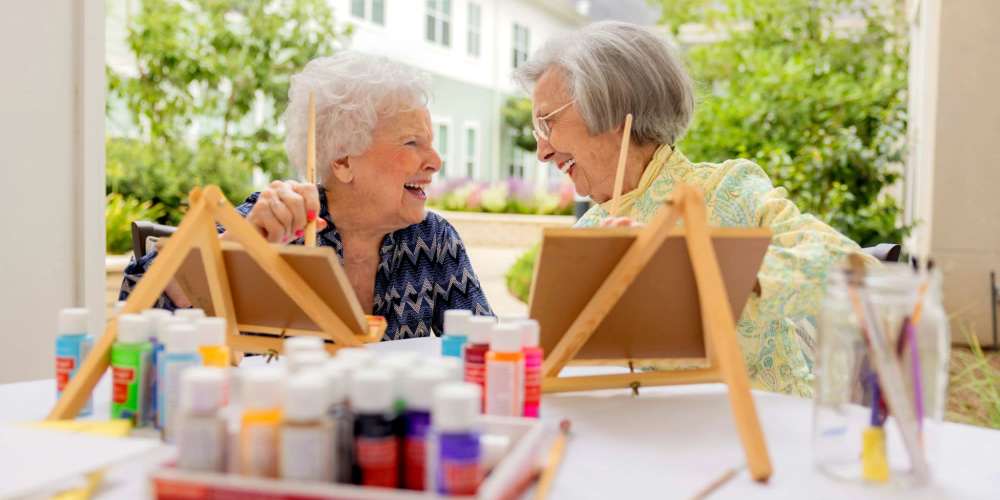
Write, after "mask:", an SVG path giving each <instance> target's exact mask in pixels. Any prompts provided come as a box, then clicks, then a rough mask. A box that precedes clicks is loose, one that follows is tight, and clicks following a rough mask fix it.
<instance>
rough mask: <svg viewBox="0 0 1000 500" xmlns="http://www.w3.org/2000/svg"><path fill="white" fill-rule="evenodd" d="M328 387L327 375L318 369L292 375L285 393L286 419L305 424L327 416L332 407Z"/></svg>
mask: <svg viewBox="0 0 1000 500" xmlns="http://www.w3.org/2000/svg"><path fill="white" fill-rule="evenodd" d="M328 385H329V380H328V379H327V377H326V373H325V372H323V371H321V370H318V369H314V370H305V371H302V372H300V373H296V374H294V375H292V376H291V378H289V379H288V388H287V389H286V392H285V409H284V416H285V419H287V420H291V421H293V422H305V421H310V420H317V419H319V418H321V417H323V416H324V415H326V410H327V408H329V406H330V404H329V400H330V398H329V395H328V394H329V391H327V386H328Z"/></svg>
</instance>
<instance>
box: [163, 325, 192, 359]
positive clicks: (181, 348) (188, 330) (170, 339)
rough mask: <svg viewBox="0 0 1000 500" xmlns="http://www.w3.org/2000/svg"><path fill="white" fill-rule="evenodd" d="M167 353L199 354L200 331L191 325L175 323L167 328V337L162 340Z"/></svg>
mask: <svg viewBox="0 0 1000 500" xmlns="http://www.w3.org/2000/svg"><path fill="white" fill-rule="evenodd" d="M162 341H163V343H164V344H166V351H167V352H170V353H192V352H198V344H199V342H198V330H196V329H195V327H194V325H192V324H190V323H173V324H171V325H169V326H167V335H166V337H164V338H163V339H162Z"/></svg>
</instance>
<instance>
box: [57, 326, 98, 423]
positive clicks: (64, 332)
mask: <svg viewBox="0 0 1000 500" xmlns="http://www.w3.org/2000/svg"><path fill="white" fill-rule="evenodd" d="M89 317H90V315H89V313H88V312H87V310H86V309H83V308H69V309H63V310H61V311H59V336H58V337H56V395H57V396H58V395H62V392H63V390H64V389H65V388H66V384H69V381H70V379H71V378H73V376H74V375H76V371H77V370H79V369H80V365H81V364H82V363H83V360H84V358H86V357H87V354H88V353H89V352H90V349H91V348H92V347H93V346H94V337H93V336H92V335H89V334H88V333H87V329H88V328H87V321H88V319H89ZM93 403H94V402H93V398H91V397H88V398H87V402H86V403H84V405H83V408H82V409H81V410H80V416H86V415H90V413H91V412H92V411H93Z"/></svg>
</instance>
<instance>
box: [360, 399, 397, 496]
mask: <svg viewBox="0 0 1000 500" xmlns="http://www.w3.org/2000/svg"><path fill="white" fill-rule="evenodd" d="M354 426H355V427H354V435H355V439H354V459H355V461H356V463H357V466H358V475H359V478H358V481H357V482H358V484H361V485H364V486H383V487H386V488H396V487H397V486H398V485H399V458H400V457H399V439H398V437H397V435H396V434H395V432H394V426H395V419H389V418H386V417H385V416H382V415H358V417H357V419H356V420H355V422H354Z"/></svg>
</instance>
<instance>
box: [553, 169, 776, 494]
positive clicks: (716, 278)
mask: <svg viewBox="0 0 1000 500" xmlns="http://www.w3.org/2000/svg"><path fill="white" fill-rule="evenodd" d="M680 217H683V219H684V226H685V227H684V232H685V236H684V238H685V242H686V244H687V248H688V254H689V255H690V258H691V266H692V270H693V272H694V278H695V283H696V284H697V288H698V299H699V303H700V309H701V311H700V313H701V321H702V329H703V331H704V335H705V352H706V355H707V358H708V362H709V366H708V367H707V368H699V369H693V370H677V371H650V372H635V373H623V374H611V375H590V376H576V377H559V373H560V371H561V370H562V369H563V367H565V366H566V365H567V364H568V363H569V362H570V361H571V360H572V359H573V357H574V356H575V355H576V354H577V353H578V352H579V351H580V349H581V348H583V346H584V344H586V343H587V341H588V340H589V339H590V338H591V336H592V335H593V334H594V332H595V331H596V330H597V328H598V327H599V326H600V324H601V322H602V321H603V320H604V318H605V317H606V316H607V315H608V314H609V313H610V312H611V311H612V310H613V309H614V307H615V305H616V304H617V303H618V301H619V300H620V299H621V298H622V296H623V295H624V294H625V292H626V290H628V288H629V286H630V285H631V284H632V282H634V281H635V280H636V278H637V277H638V276H639V274H640V273H641V272H642V271H643V269H644V268H645V267H646V266H647V265H648V264H649V262H650V260H651V259H652V258H653V256H654V255H655V254H656V252H657V250H658V249H659V248H660V247H661V246H662V245H663V243H664V242H665V241H666V239H667V237H668V236H669V235H670V233H671V229H672V228H673V227H674V226H675V225H676V223H677V220H678V219H679V218H680ZM736 335H737V333H736V325H735V322H734V320H733V316H732V313H731V312H730V306H729V299H728V297H727V294H726V290H725V285H724V283H723V280H722V274H721V271H720V269H719V264H718V260H717V258H716V255H715V249H714V248H713V245H712V241H711V239H710V232H709V227H708V222H707V216H706V209H705V202H704V199H703V197H702V194H701V192H700V191H699V190H698V189H696V188H694V187H691V186H687V185H678V186H676V187H675V189H674V191H673V198H672V199H671V200H670V201H668V202H667V204H666V205H665V206H664V207H662V208H661V209H660V210H659V212H657V214H656V215H655V216H654V218H653V220H652V221H650V223H649V224H648V225H647V226H646V227H645V228H644V229H643V230H642V231H641V232H640V233H639V235H638V236H637V237H636V239H635V241H634V242H633V243H632V244H631V246H630V247H629V248H628V250H627V251H626V252H625V254H624V256H623V257H622V258H621V260H620V261H619V262H618V263H617V264H616V265H615V267H614V269H613V270H612V271H611V273H610V274H609V275H608V277H607V278H606V279H605V280H604V282H603V283H602V284H601V286H600V287H599V288H598V289H597V291H596V293H594V295H593V297H591V298H590V300H589V302H588V303H587V305H586V306H585V307H584V308H583V310H582V311H581V312H580V314H579V315H578V316H577V317H576V319H575V320H574V321H573V323H572V324H571V325H570V327H569V329H568V330H567V331H566V333H565V334H564V335H563V336H562V338H561V339H560V340H559V342H558V343H557V344H556V347H555V348H554V349H553V350H552V352H550V353H549V355H548V356H547V357H546V359H545V362H544V364H543V367H542V373H543V376H544V381H543V391H544V392H546V393H555V392H570V391H589V390H596V389H615V388H630V387H631V388H633V389H635V388H637V387H639V386H663V385H682V384H701V383H711V382H722V383H724V384H726V386H727V388H728V391H727V392H728V395H729V404H730V408H731V411H732V413H733V419H734V420H735V423H736V429H737V432H738V433H739V436H740V441H741V442H742V445H743V450H744V453H745V455H746V459H747V466H748V468H749V470H750V475H751V476H752V477H753V478H754V479H755V480H757V481H766V480H767V479H768V478H769V477H770V476H771V473H772V466H771V460H770V457H769V455H768V452H767V444H766V443H765V441H764V434H763V431H762V430H761V427H760V421H759V419H758V417H757V410H756V408H755V406H754V402H753V397H752V395H751V392H750V380H749V378H748V376H747V371H746V366H745V364H744V362H743V356H742V354H741V352H740V348H739V346H738V345H737V344H736ZM609 361H620V360H609Z"/></svg>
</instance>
